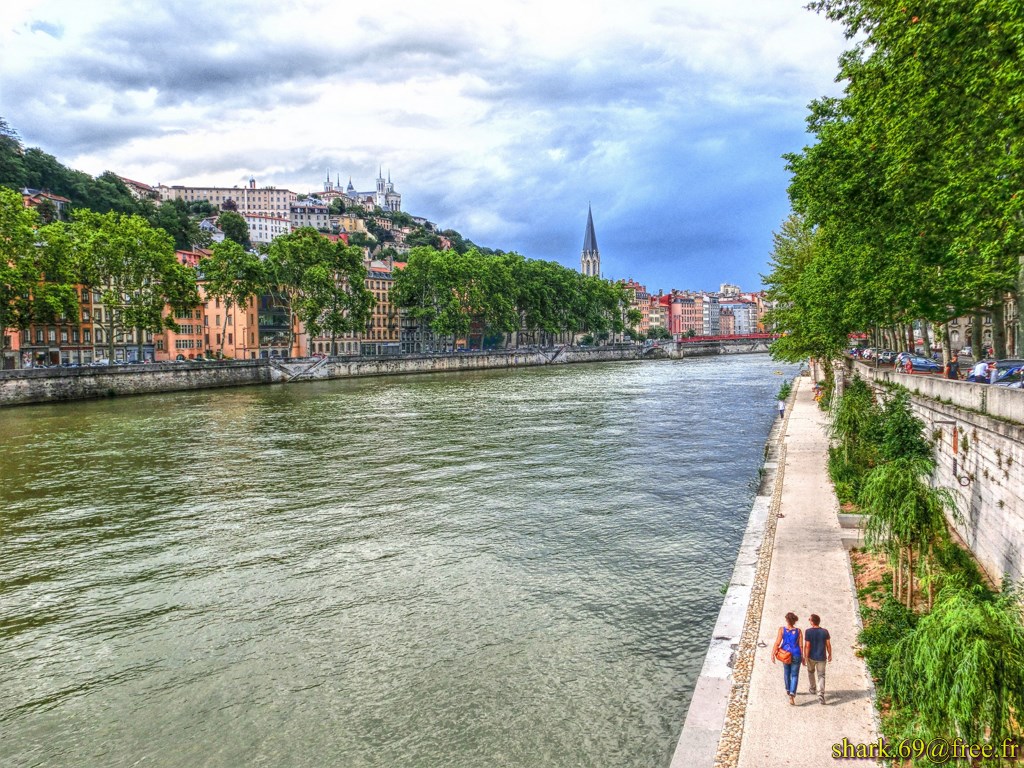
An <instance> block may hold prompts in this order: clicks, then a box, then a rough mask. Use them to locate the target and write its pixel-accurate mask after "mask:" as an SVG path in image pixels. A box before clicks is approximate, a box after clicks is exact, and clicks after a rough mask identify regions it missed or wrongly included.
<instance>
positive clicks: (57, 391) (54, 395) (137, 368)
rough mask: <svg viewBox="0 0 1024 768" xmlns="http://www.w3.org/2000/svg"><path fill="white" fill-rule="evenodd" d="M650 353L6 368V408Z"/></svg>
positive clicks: (1, 374)
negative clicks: (184, 391)
mask: <svg viewBox="0 0 1024 768" xmlns="http://www.w3.org/2000/svg"><path fill="white" fill-rule="evenodd" d="M676 347H678V349H675V348H676ZM664 349H665V350H666V352H667V353H668V355H667V356H669V357H672V358H680V357H694V356H704V355H720V354H747V353H752V352H764V351H766V347H765V346H764V344H763V342H758V343H755V344H752V343H749V342H748V343H713V342H712V343H708V344H693V345H685V344H679V345H675V344H670V345H668V347H666V348H664ZM648 352H650V348H645V347H641V346H635V345H632V344H622V345H616V346H610V347H559V348H554V349H529V348H524V349H521V350H515V349H510V350H505V351H492V352H484V353H457V354H454V355H406V356H402V357H354V358H345V357H336V358H327V359H324V360H313V359H301V360H280V359H270V360H267V359H260V360H226V361H223V362H216V363H213V362H211V363H194V362H189V363H156V364H150V365H118V366H102V367H85V368H60V369H52V368H46V369H22V370H14V371H0V407H2V406H8V405H26V404H29V403H46V402H55V401H61V400H85V399H91V398H97V397H112V396H120V395H139V394H148V393H153V392H173V391H178V390H187V389H209V388H213V387H237V386H245V385H249V384H271V383H288V382H302V381H319V380H325V379H341V378H351V377H363V376H395V375H405V374H415V373H444V372H451V371H475V370H486V369H491V368H519V367H524V366H537V365H559V364H562V363H595V362H608V361H617V360H641V359H643V358H644V357H645V353H648Z"/></svg>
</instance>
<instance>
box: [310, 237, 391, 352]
mask: <svg viewBox="0 0 1024 768" xmlns="http://www.w3.org/2000/svg"><path fill="white" fill-rule="evenodd" d="M366 278H367V270H366V266H365V264H364V263H363V254H362V251H361V250H360V249H359V248H355V247H352V246H346V245H345V244H344V243H342V242H341V241H338V242H336V243H332V244H331V248H330V249H329V250H325V252H324V260H323V261H321V262H319V263H317V264H315V265H314V266H313V267H311V268H310V269H308V270H307V271H306V273H305V275H304V276H303V279H304V282H305V285H306V293H305V296H304V298H303V302H302V306H301V310H300V313H301V317H303V318H305V320H304V322H305V323H306V330H307V331H308V333H309V335H310V336H329V337H330V339H331V341H330V350H331V354H337V352H338V345H337V338H338V336H340V335H342V334H345V333H349V332H352V331H361V330H363V329H364V328H366V326H367V324H368V323H369V322H370V319H371V317H372V312H373V307H374V305H375V304H376V299H375V298H374V295H373V292H372V291H370V290H369V289H368V288H367V287H366Z"/></svg>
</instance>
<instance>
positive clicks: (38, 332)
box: [36, 328, 43, 344]
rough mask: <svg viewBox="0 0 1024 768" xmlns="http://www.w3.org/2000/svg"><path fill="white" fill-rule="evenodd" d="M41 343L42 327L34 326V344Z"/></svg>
mask: <svg viewBox="0 0 1024 768" xmlns="http://www.w3.org/2000/svg"><path fill="white" fill-rule="evenodd" d="M42 343H43V329H42V328H36V344H42Z"/></svg>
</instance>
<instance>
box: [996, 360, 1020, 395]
mask: <svg viewBox="0 0 1024 768" xmlns="http://www.w3.org/2000/svg"><path fill="white" fill-rule="evenodd" d="M1018 362H1020V361H1018ZM995 386H997V387H1013V388H1014V389H1024V365H1018V366H1017V367H1016V368H1007V369H1006V370H1004V371H1002V372H1001V373H1000V374H999V378H997V379H996V383H995Z"/></svg>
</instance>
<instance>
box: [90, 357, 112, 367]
mask: <svg viewBox="0 0 1024 768" xmlns="http://www.w3.org/2000/svg"><path fill="white" fill-rule="evenodd" d="M89 365H110V360H109V359H108V358H106V357H101V358H98V359H96V360H93V361H92V362H91V363H89Z"/></svg>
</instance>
